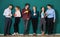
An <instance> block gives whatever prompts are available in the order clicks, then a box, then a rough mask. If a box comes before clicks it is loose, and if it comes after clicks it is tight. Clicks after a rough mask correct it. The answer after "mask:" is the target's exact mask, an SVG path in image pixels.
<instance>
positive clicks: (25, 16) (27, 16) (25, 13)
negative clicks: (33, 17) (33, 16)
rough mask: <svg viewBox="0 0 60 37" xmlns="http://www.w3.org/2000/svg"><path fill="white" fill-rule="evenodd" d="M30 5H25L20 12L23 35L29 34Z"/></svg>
mask: <svg viewBox="0 0 60 37" xmlns="http://www.w3.org/2000/svg"><path fill="white" fill-rule="evenodd" d="M29 7H30V4H28V3H27V4H25V8H24V9H23V10H22V18H23V20H24V24H25V25H24V35H26V34H29V29H28V27H29V20H30V9H29Z"/></svg>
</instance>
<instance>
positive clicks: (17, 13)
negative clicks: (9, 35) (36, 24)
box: [13, 6, 21, 35]
mask: <svg viewBox="0 0 60 37" xmlns="http://www.w3.org/2000/svg"><path fill="white" fill-rule="evenodd" d="M14 17H15V23H14V34H13V35H18V34H19V23H20V18H21V11H20V7H19V6H16V7H15V14H14Z"/></svg>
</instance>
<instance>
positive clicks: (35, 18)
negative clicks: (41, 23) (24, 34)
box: [31, 6, 38, 36]
mask: <svg viewBox="0 0 60 37" xmlns="http://www.w3.org/2000/svg"><path fill="white" fill-rule="evenodd" d="M31 20H32V26H33V31H34V33H33V35H34V36H35V35H36V31H37V26H38V11H37V9H36V6H33V11H31Z"/></svg>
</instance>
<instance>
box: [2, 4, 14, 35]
mask: <svg viewBox="0 0 60 37" xmlns="http://www.w3.org/2000/svg"><path fill="white" fill-rule="evenodd" d="M12 7H13V6H12V4H10V5H9V7H8V8H7V9H5V10H4V13H3V15H4V16H5V27H4V36H6V35H11V34H10V27H11V21H12V20H11V18H12V13H11V10H12Z"/></svg>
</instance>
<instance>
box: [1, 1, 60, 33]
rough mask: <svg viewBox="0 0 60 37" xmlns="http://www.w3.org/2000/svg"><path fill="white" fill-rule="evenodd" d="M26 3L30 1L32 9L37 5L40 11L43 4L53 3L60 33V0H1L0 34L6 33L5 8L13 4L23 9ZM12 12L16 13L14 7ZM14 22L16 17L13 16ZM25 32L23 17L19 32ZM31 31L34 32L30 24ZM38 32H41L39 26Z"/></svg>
mask: <svg viewBox="0 0 60 37" xmlns="http://www.w3.org/2000/svg"><path fill="white" fill-rule="evenodd" d="M25 3H30V5H31V7H30V9H32V6H33V5H36V6H37V9H38V11H40V8H41V7H42V6H45V7H46V5H47V4H52V5H53V6H54V8H55V10H56V23H55V30H54V31H55V32H56V33H60V4H59V3H60V0H32V1H31V0H0V34H3V33H4V22H5V21H4V16H3V12H4V9H5V8H7V7H8V5H9V4H13V5H14V6H20V7H21V9H22V8H24V5H25ZM12 13H14V9H13V10H12ZM12 23H14V18H12ZM13 32H14V29H13V24H12V27H11V33H13ZM23 32H24V24H23V20H22V19H21V22H20V24H19V33H21V34H23ZM30 33H33V30H32V25H30ZM37 33H41V31H40V28H39V26H38V31H37Z"/></svg>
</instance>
